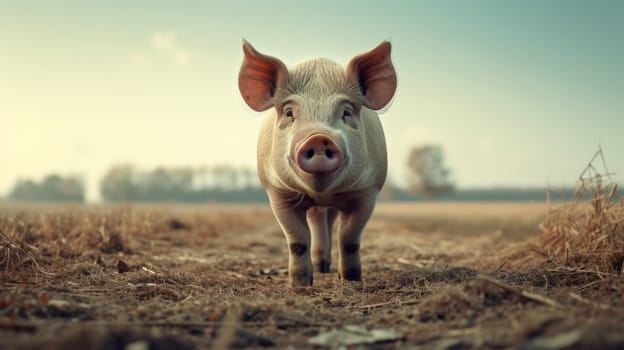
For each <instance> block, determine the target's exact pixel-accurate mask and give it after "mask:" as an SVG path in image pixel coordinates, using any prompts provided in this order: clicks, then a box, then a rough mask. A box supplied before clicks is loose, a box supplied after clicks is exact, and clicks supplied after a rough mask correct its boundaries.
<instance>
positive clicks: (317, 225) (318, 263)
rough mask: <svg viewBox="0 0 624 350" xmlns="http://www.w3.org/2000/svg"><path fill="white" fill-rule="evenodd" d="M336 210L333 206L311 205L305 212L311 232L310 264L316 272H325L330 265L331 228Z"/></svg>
mask: <svg viewBox="0 0 624 350" xmlns="http://www.w3.org/2000/svg"><path fill="white" fill-rule="evenodd" d="M337 214H338V212H337V211H336V209H334V208H327V207H312V208H310V209H309V210H308V212H307V218H308V225H309V226H310V232H311V234H312V264H313V265H314V268H315V270H316V271H317V272H321V273H327V272H329V267H330V265H331V230H332V226H333V224H334V220H335V219H336V215H337Z"/></svg>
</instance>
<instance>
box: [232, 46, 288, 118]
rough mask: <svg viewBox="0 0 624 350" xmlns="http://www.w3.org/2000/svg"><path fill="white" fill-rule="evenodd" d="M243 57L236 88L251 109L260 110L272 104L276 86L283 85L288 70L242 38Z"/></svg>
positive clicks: (286, 79)
mask: <svg viewBox="0 0 624 350" xmlns="http://www.w3.org/2000/svg"><path fill="white" fill-rule="evenodd" d="M243 52H244V53H245V58H244V59H243V64H242V65H241V68H240V71H239V72H238V89H239V90H240V93H241V95H242V96H243V99H244V100H245V102H246V103H247V104H248V105H249V107H251V108H252V109H253V110H255V111H258V112H261V111H264V110H266V109H268V108H270V107H272V106H273V104H272V102H271V98H272V97H273V94H274V93H275V90H276V89H277V88H282V87H285V85H286V82H287V81H288V70H287V69H286V66H285V65H284V63H282V61H280V60H278V59H277V58H275V57H271V56H267V55H263V54H261V53H259V52H258V51H256V50H255V49H254V48H253V46H251V44H249V43H248V42H247V41H244V40H243Z"/></svg>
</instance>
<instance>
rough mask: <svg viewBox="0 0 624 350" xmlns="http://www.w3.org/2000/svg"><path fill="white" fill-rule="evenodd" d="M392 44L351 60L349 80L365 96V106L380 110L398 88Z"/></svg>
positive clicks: (382, 45)
mask: <svg viewBox="0 0 624 350" xmlns="http://www.w3.org/2000/svg"><path fill="white" fill-rule="evenodd" d="M390 50H391V45H390V42H388V41H384V42H383V43H381V44H380V45H379V46H377V47H376V48H374V49H373V50H371V51H369V52H367V53H364V54H361V55H359V56H356V57H354V58H353V59H351V61H350V62H349V64H348V65H347V70H346V74H347V79H353V80H354V81H355V82H356V83H357V84H358V86H359V87H360V89H361V91H362V94H363V95H364V106H366V107H368V108H370V109H374V110H378V109H382V108H383V107H384V106H385V105H387V104H388V103H389V102H390V100H391V99H392V96H394V92H395V90H396V86H397V77H396V72H395V71H394V66H393V65H392V59H391V58H390Z"/></svg>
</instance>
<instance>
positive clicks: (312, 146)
mask: <svg viewBox="0 0 624 350" xmlns="http://www.w3.org/2000/svg"><path fill="white" fill-rule="evenodd" d="M296 155H297V165H299V168H301V170H303V171H305V172H306V173H311V174H328V173H331V172H333V171H335V170H336V169H338V168H340V166H341V165H342V162H343V160H344V156H343V154H342V151H341V150H340V148H339V147H338V145H336V143H335V142H334V141H333V140H332V139H331V138H329V137H328V136H326V135H322V134H315V135H312V136H310V137H308V138H307V139H306V140H305V141H303V143H302V144H301V145H300V146H299V148H297V153H296Z"/></svg>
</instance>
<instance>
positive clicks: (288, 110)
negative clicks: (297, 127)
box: [286, 108, 295, 119]
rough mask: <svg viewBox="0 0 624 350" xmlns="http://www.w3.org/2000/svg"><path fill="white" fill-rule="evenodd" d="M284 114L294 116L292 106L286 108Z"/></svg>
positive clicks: (289, 116)
mask: <svg viewBox="0 0 624 350" xmlns="http://www.w3.org/2000/svg"><path fill="white" fill-rule="evenodd" d="M286 116H287V117H288V118H291V119H294V118H295V113H294V112H293V110H292V108H288V109H286Z"/></svg>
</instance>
